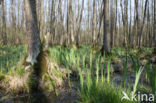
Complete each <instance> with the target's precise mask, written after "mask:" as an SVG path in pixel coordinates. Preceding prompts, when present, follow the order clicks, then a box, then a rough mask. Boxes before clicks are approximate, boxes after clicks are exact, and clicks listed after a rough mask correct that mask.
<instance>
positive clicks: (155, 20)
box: [154, 0, 156, 54]
mask: <svg viewBox="0 0 156 103" xmlns="http://www.w3.org/2000/svg"><path fill="white" fill-rule="evenodd" d="M154 47H155V49H154V52H155V54H156V0H154Z"/></svg>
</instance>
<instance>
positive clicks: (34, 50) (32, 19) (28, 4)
mask: <svg viewBox="0 0 156 103" xmlns="http://www.w3.org/2000/svg"><path fill="white" fill-rule="evenodd" d="M24 1H25V18H26V30H27V32H26V34H27V43H28V57H27V59H26V61H27V62H28V63H31V64H32V65H34V64H35V63H37V60H36V58H37V56H38V55H39V53H40V49H41V48H40V47H41V41H40V35H39V29H38V25H37V14H36V1H35V0H24Z"/></svg>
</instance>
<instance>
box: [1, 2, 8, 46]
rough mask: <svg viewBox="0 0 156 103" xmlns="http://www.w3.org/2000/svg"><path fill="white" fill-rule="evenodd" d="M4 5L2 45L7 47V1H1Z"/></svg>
mask: <svg viewBox="0 0 156 103" xmlns="http://www.w3.org/2000/svg"><path fill="white" fill-rule="evenodd" d="M1 5H2V13H3V15H2V23H3V26H2V43H3V45H7V34H6V11H5V0H1Z"/></svg>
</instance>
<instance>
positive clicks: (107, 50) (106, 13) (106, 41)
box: [102, 0, 110, 55]
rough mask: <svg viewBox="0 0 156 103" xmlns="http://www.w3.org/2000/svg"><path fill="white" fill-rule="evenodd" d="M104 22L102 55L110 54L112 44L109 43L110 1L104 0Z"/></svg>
mask: <svg viewBox="0 0 156 103" xmlns="http://www.w3.org/2000/svg"><path fill="white" fill-rule="evenodd" d="M103 5H104V16H103V18H104V20H103V25H104V26H103V27H104V28H103V32H104V35H103V46H102V54H103V55H104V53H106V54H108V53H110V42H109V36H110V31H109V30H110V29H109V19H110V18H109V0H104V2H103Z"/></svg>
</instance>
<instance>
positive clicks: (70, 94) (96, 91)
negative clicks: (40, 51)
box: [0, 46, 156, 103]
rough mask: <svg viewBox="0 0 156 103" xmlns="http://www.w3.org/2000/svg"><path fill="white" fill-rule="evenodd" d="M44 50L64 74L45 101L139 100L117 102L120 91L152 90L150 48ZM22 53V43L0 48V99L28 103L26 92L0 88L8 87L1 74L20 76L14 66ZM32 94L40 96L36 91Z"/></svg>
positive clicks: (155, 83)
mask: <svg viewBox="0 0 156 103" xmlns="http://www.w3.org/2000/svg"><path fill="white" fill-rule="evenodd" d="M48 51H49V59H50V61H51V62H54V63H56V64H57V65H58V66H57V68H58V69H60V70H63V71H65V72H64V73H66V76H65V79H63V84H62V85H61V86H59V87H57V88H59V89H57V90H53V91H52V92H49V93H47V94H48V95H46V97H47V99H48V103H49V102H50V103H79V102H80V103H139V102H138V101H128V100H124V101H121V98H122V97H123V91H124V92H126V93H127V94H128V96H130V95H131V91H133V92H135V93H136V94H137V93H138V92H139V93H140V94H141V93H147V94H151V93H155V91H156V55H155V54H153V51H154V49H153V48H148V47H144V48H142V49H140V50H138V49H129V50H126V49H124V48H113V49H112V50H111V55H109V56H107V55H105V56H101V54H100V47H99V48H97V49H96V50H95V49H92V48H91V46H81V47H80V48H78V49H73V48H72V47H65V48H64V47H61V46H54V47H52V48H49V49H48ZM25 55H26V49H25V46H16V47H0V83H1V84H0V102H2V103H31V102H28V101H29V99H31V98H30V97H31V95H29V93H28V95H27V94H26V93H24V94H22V93H19V92H18V93H19V94H17V93H16V94H15V93H14V92H10V91H6V90H4V89H3V88H2V87H3V86H4V85H5V86H8V85H7V84H5V83H6V80H5V79H4V76H6V75H7V76H10V75H12V73H14V74H17V75H22V73H23V72H24V71H22V70H18V71H15V70H14V69H15V68H16V67H17V66H18V64H19V62H20V61H22V60H23V58H24V56H25ZM10 72H11V73H10ZM15 72H16V73H15ZM58 72H59V71H58ZM56 74H58V73H56ZM56 83H57V81H56ZM2 84H3V85H2ZM7 88H9V87H7ZM36 95H39V97H42V96H40V94H39V93H38V94H34V96H36ZM144 99H146V98H144ZM147 102H150V101H149V100H148V101H147ZM153 102H154V101H153ZM39 103H41V101H40V102H39Z"/></svg>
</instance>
